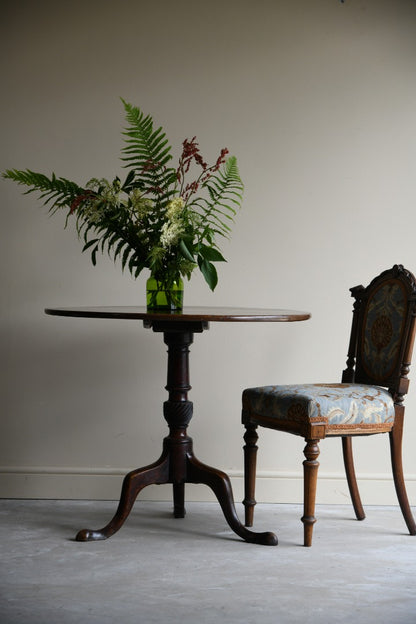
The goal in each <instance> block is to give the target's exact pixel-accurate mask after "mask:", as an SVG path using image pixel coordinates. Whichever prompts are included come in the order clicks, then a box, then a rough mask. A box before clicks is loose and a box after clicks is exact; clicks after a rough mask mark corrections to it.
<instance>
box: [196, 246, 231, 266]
mask: <svg viewBox="0 0 416 624" xmlns="http://www.w3.org/2000/svg"><path fill="white" fill-rule="evenodd" d="M199 253H200V254H201V256H202V257H203V258H204V259H205V260H210V261H211V262H227V260H226V259H225V258H224V256H223V255H222V253H220V252H219V251H218V249H215V247H207V246H206V245H200V246H199Z"/></svg>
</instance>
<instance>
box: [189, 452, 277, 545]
mask: <svg viewBox="0 0 416 624" xmlns="http://www.w3.org/2000/svg"><path fill="white" fill-rule="evenodd" d="M188 462H189V463H188V478H187V481H188V483H204V484H205V485H208V486H209V487H210V488H211V489H212V491H213V492H214V494H215V496H216V497H217V499H218V502H219V504H220V505H221V509H222V511H223V513H224V516H225V519H226V520H227V522H228V524H229V526H230V527H231V529H232V530H233V531H234V533H236V534H237V535H239V536H240V537H241V538H242V539H243V540H245V541H246V542H250V543H252V544H263V545H264V546H276V545H277V543H278V541H277V537H276V535H275V534H274V533H271V532H270V531H267V532H265V533H254V532H253V531H249V530H248V529H246V527H245V526H243V525H242V524H241V522H240V520H239V518H238V516H237V512H236V510H235V505H234V497H233V491H232V487H231V482H230V479H229V477H228V475H227V474H225V472H222V471H221V470H217V469H216V468H212V467H211V466H207V465H206V464H203V463H202V462H200V461H199V460H198V459H196V457H194V456H193V455H192V456H188Z"/></svg>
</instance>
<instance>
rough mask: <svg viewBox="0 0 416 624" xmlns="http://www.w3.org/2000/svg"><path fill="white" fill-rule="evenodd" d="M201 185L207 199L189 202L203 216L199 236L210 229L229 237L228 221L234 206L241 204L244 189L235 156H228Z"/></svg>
mask: <svg viewBox="0 0 416 624" xmlns="http://www.w3.org/2000/svg"><path fill="white" fill-rule="evenodd" d="M202 186H203V188H205V189H206V190H207V191H208V194H209V199H206V198H199V199H198V200H196V201H194V202H193V203H192V204H191V205H192V208H194V209H195V208H197V209H198V212H199V213H200V214H201V216H202V217H203V225H202V230H201V232H200V236H201V238H202V239H203V238H205V237H206V236H207V233H209V232H210V231H211V232H214V233H215V234H218V235H220V236H222V237H224V238H229V235H230V232H231V227H230V226H229V223H230V224H232V223H233V222H234V217H235V215H236V214H237V210H236V207H237V208H238V207H239V206H240V204H241V200H242V196H243V190H244V185H243V183H242V181H241V178H240V174H239V171H238V167H237V159H236V158H235V156H231V157H230V158H228V159H227V160H226V162H225V164H224V167H223V169H222V170H219V171H218V172H217V173H216V174H215V175H213V176H211V178H209V179H208V180H207V181H206V182H205V183H204V184H203V185H202Z"/></svg>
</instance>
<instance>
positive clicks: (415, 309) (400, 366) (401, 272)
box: [343, 265, 416, 396]
mask: <svg viewBox="0 0 416 624" xmlns="http://www.w3.org/2000/svg"><path fill="white" fill-rule="evenodd" d="M351 294H352V296H353V297H354V298H355V305H354V317H353V326H352V331H351V342H350V351H349V354H348V355H349V360H348V362H347V364H348V368H347V370H346V371H344V375H343V381H354V382H356V383H368V384H372V385H378V386H383V387H386V388H388V389H389V390H390V392H391V393H392V394H393V396H396V395H397V394H399V395H403V394H406V392H407V387H408V379H407V373H408V372H409V367H410V363H411V357H412V350H413V343H414V337H415V320H416V316H415V315H416V280H415V277H414V276H413V275H412V273H410V272H409V271H407V270H406V269H405V268H404V267H403V266H402V265H395V266H393V268H392V269H388V270H387V271H384V272H383V273H381V274H380V275H379V276H378V277H376V278H375V279H373V281H372V282H371V283H370V284H369V285H368V286H367V288H364V287H363V286H358V287H355V288H351Z"/></svg>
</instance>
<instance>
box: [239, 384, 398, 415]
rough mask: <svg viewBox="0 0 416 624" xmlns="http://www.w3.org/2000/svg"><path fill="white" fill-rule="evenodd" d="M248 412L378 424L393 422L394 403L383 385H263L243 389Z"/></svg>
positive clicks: (244, 402)
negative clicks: (381, 386)
mask: <svg viewBox="0 0 416 624" xmlns="http://www.w3.org/2000/svg"><path fill="white" fill-rule="evenodd" d="M243 404H244V406H245V408H246V409H248V410H249V411H250V412H251V413H253V414H257V415H259V416H264V417H268V418H273V419H274V418H275V419H281V420H286V421H291V422H308V421H309V422H318V421H319V422H323V421H326V423H327V424H328V425H358V424H381V423H390V422H393V421H394V403H393V399H392V397H391V395H390V393H389V392H388V391H387V390H385V389H384V388H380V387H378V386H370V385H366V384H353V383H342V384H304V385H287V386H263V387H260V388H248V389H246V390H244V392H243Z"/></svg>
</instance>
